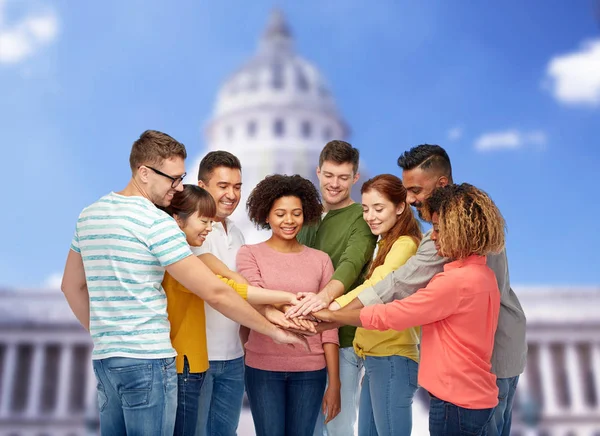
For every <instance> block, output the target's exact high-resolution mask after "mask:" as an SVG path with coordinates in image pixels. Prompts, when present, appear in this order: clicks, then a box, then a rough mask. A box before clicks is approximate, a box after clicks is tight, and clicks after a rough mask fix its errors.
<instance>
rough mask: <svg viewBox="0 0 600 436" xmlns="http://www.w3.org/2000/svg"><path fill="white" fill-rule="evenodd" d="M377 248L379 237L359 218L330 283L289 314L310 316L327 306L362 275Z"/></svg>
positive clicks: (304, 300) (288, 314) (353, 226)
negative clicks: (376, 241)
mask: <svg viewBox="0 0 600 436" xmlns="http://www.w3.org/2000/svg"><path fill="white" fill-rule="evenodd" d="M374 250H375V237H374V236H373V234H372V233H371V229H369V226H368V225H367V223H366V222H365V221H364V220H363V219H362V217H361V218H358V219H356V221H355V222H354V223H353V225H352V227H351V228H350V237H349V238H348V243H347V244H346V247H345V250H344V252H343V253H342V256H341V257H340V261H339V262H338V265H337V268H336V269H335V272H334V273H333V276H332V277H331V280H330V282H329V283H328V284H327V285H326V286H325V287H324V288H323V289H322V290H321V291H320V292H319V293H318V294H317V295H312V296H310V295H309V296H307V297H306V298H305V299H303V300H302V304H300V305H298V306H296V307H294V308H292V309H291V310H290V311H289V312H288V313H287V316H290V317H291V316H298V315H308V314H309V313H311V312H314V311H317V310H320V309H323V308H325V307H327V306H329V304H331V302H332V301H333V300H334V299H336V298H337V297H339V296H340V295H342V294H343V293H344V292H345V291H346V290H348V289H349V288H350V286H352V285H353V284H354V283H356V280H358V277H359V276H360V274H361V272H362V270H363V268H364V266H365V265H366V264H367V262H368V261H369V259H371V257H372V255H373V251H374Z"/></svg>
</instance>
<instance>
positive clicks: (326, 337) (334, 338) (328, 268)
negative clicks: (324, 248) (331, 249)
mask: <svg viewBox="0 0 600 436" xmlns="http://www.w3.org/2000/svg"><path fill="white" fill-rule="evenodd" d="M323 254H325V253H323ZM332 274H333V264H332V263H331V259H330V258H329V256H327V254H325V263H324V265H323V273H322V275H321V284H320V286H319V290H321V289H323V288H324V287H325V286H326V285H327V283H329V281H330V280H331V276H332ZM321 341H322V342H323V343H324V344H327V343H331V344H337V345H339V344H340V339H339V336H338V329H331V330H325V331H324V332H323V333H321Z"/></svg>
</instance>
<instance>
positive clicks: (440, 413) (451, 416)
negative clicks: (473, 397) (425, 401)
mask: <svg viewBox="0 0 600 436" xmlns="http://www.w3.org/2000/svg"><path fill="white" fill-rule="evenodd" d="M492 413H494V408H491V409H465V408H464V407H459V406H457V405H456V404H452V403H450V402H448V401H443V400H440V399H439V398H437V397H434V396H433V395H432V396H431V401H430V402H429V434H430V435H431V436H486V435H487V426H488V424H489V422H490V419H492Z"/></svg>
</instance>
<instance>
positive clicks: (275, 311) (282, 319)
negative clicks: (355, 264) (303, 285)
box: [264, 292, 340, 342]
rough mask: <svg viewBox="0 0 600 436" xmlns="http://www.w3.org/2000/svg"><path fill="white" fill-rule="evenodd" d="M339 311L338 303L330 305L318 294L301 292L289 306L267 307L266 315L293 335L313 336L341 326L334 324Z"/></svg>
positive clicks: (293, 298) (294, 296) (293, 297)
mask: <svg viewBox="0 0 600 436" xmlns="http://www.w3.org/2000/svg"><path fill="white" fill-rule="evenodd" d="M328 306H329V307H328ZM326 307H328V310H326V309H325V308H326ZM338 309H340V306H339V304H338V303H336V302H333V303H331V304H329V303H328V302H327V301H325V299H324V298H323V297H321V296H319V295H317V294H314V293H312V292H299V293H298V294H296V295H293V296H292V297H291V299H290V301H289V302H288V303H287V304H283V305H275V306H266V307H265V312H264V315H265V318H267V319H268V320H269V321H270V322H271V323H273V324H275V325H277V326H279V327H281V328H283V329H285V330H287V331H289V332H291V333H295V334H296V335H300V336H312V335H316V334H318V333H321V332H323V331H325V330H330V329H334V328H337V327H339V326H340V325H339V324H337V323H335V322H334V314H333V312H334V311H336V310H338ZM303 342H304V341H303Z"/></svg>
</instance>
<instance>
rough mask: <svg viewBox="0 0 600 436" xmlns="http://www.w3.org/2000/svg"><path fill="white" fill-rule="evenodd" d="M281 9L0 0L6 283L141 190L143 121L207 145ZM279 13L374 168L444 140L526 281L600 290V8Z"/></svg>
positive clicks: (297, 9)
mask: <svg viewBox="0 0 600 436" xmlns="http://www.w3.org/2000/svg"><path fill="white" fill-rule="evenodd" d="M275 4H276V3H274V2H272V1H255V2H250V3H249V2H242V1H233V0H223V1H219V2H208V1H192V0H189V1H177V2H172V1H166V0H165V1H159V0H144V1H141V0H139V1H136V0H128V1H116V0H110V1H108V0H106V1H102V2H78V1H72V0H47V1H42V0H39V1H37V0H30V1H17V0H0V132H1V135H0V138H1V139H0V144H1V149H2V153H1V155H2V171H1V174H0V176H1V177H2V183H3V186H4V201H3V207H2V212H3V213H2V214H0V226H1V228H2V233H3V244H2V245H3V248H2V251H1V254H0V286H2V287H38V286H43V285H44V284H45V283H48V280H50V282H52V281H53V280H52V279H53V278H54V279H55V278H56V277H57V274H58V275H59V274H60V272H61V271H62V268H63V264H64V260H65V257H66V254H67V250H68V247H69V243H70V239H71V236H72V232H73V229H74V225H75V221H76V219H77V215H78V213H79V212H80V210H81V209H82V208H83V207H84V206H85V205H87V204H89V203H91V202H92V201H94V200H96V199H97V198H98V197H100V196H101V195H103V194H105V193H106V192H108V191H110V190H118V189H121V188H122V187H123V186H124V185H125V184H126V182H127V179H128V177H129V168H128V161H127V158H128V154H129V150H130V146H131V143H132V142H133V140H134V139H135V138H136V137H137V136H138V135H139V133H140V132H141V131H143V130H145V129H147V128H153V129H158V130H163V131H165V132H168V133H169V134H171V135H173V136H174V137H176V138H177V139H178V140H180V141H182V142H183V143H185V144H186V146H187V148H188V151H189V154H190V155H191V156H194V157H195V156H198V155H199V154H200V153H201V151H202V149H203V147H204V143H203V137H202V126H203V124H204V123H205V122H206V120H208V119H209V118H210V115H211V110H212V106H213V103H214V100H215V96H216V92H217V89H218V87H219V85H220V84H221V83H222V81H223V80H225V78H226V77H227V76H228V75H229V74H230V73H232V72H233V71H234V70H235V69H236V68H237V67H238V66H240V65H241V64H242V63H243V62H244V61H245V60H246V59H247V58H249V57H250V56H252V54H253V53H254V52H255V50H256V45H257V42H258V37H259V35H260V34H261V32H262V30H263V28H264V26H265V23H266V21H267V17H268V15H269V12H270V10H271V9H272V7H273V6H274V5H275ZM278 5H279V6H281V8H282V9H283V11H284V13H285V14H286V16H287V18H288V20H289V22H290V25H291V28H292V31H293V34H294V37H295V40H296V47H297V50H298V51H299V52H300V53H301V54H302V55H304V56H305V57H306V58H308V59H309V60H311V61H312V62H314V63H315V64H316V65H317V66H318V68H319V69H320V70H321V72H322V73H323V75H324V76H325V77H326V78H327V79H328V81H329V83H330V85H331V88H332V90H333V93H334V95H335V97H336V99H337V103H338V106H339V108H340V111H341V113H342V114H343V116H344V118H345V119H346V121H347V122H348V124H349V125H350V127H351V130H352V136H351V138H350V140H351V142H352V143H353V144H354V145H355V146H357V147H358V148H359V149H360V150H361V153H362V158H363V160H364V161H365V162H366V164H367V165H368V167H369V169H370V171H371V173H372V174H377V173H382V172H392V173H397V174H398V173H399V172H398V168H397V167H396V165H395V161H396V159H397V157H398V155H399V154H400V153H401V152H402V151H403V150H405V149H407V148H410V147H411V146H413V145H416V144H420V143H424V142H428V143H438V144H440V145H443V146H444V147H446V149H447V150H448V152H449V153H450V155H451V157H452V159H453V164H454V171H455V179H456V181H457V182H461V181H468V182H470V183H473V184H475V185H477V186H479V187H481V188H484V189H485V190H487V191H488V192H489V193H490V194H491V195H492V197H493V198H494V200H495V201H496V202H497V203H498V205H499V206H500V207H501V209H502V211H503V213H504V215H505V217H506V219H507V222H508V230H509V233H508V250H509V259H510V268H511V275H512V279H513V282H514V283H518V284H525V285H540V284H544V285H582V286H597V285H598V284H600V267H599V266H598V261H599V260H600V256H599V255H598V246H599V245H600V232H599V231H598V230H597V225H596V221H597V219H598V213H599V212H600V206H599V200H600V195H598V187H597V186H596V185H597V174H598V166H599V164H600V154H599V152H598V147H599V145H600V139H599V138H600V67H599V65H600V20H599V19H598V17H599V16H600V14H599V13H598V11H599V9H598V5H597V4H596V3H594V2H592V1H591V0H589V1H588V0H576V1H572V2H565V1H559V0H556V1H555V0H550V1H548V0H531V1H527V2H523V1H517V0H509V1H504V2H496V3H493V4H492V3H490V2H483V1H482V2H469V1H456V2H433V1H420V2H409V1H393V0H387V1H384V0H381V1H378V2H371V1H366V0H364V1H363V0H331V1H307V2H291V1H289V2H283V1H281V2H279V3H278ZM192 171H195V169H192ZM54 281H55V280H54Z"/></svg>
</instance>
